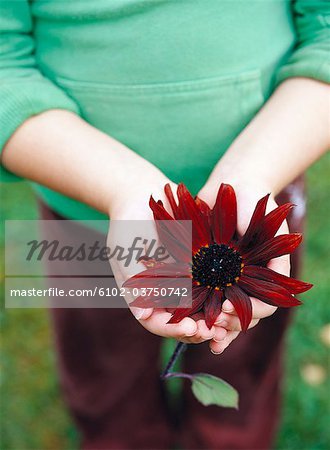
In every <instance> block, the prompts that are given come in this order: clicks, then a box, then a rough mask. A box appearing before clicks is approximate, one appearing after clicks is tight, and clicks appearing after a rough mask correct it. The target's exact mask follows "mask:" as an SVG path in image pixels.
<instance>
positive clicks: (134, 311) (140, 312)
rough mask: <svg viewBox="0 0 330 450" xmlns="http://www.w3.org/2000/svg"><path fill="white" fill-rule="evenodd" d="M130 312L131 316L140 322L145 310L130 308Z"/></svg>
mask: <svg viewBox="0 0 330 450" xmlns="http://www.w3.org/2000/svg"><path fill="white" fill-rule="evenodd" d="M131 311H132V314H133V316H134V317H135V318H136V319H137V320H140V319H141V317H142V316H143V313H144V311H145V309H144V308H134V307H132V308H131Z"/></svg>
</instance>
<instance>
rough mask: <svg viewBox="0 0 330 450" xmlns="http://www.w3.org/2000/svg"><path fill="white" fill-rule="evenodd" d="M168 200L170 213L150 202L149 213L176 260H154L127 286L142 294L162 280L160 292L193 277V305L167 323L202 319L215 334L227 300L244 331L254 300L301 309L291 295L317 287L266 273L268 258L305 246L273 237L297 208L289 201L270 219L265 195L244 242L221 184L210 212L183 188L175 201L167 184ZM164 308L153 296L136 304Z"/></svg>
mask: <svg viewBox="0 0 330 450" xmlns="http://www.w3.org/2000/svg"><path fill="white" fill-rule="evenodd" d="M165 194H166V197H167V199H168V201H169V204H170V206H171V209H172V215H171V214H169V213H168V212H167V211H166V210H165V208H164V206H163V203H162V202H161V201H158V202H156V201H155V200H154V199H153V198H152V197H151V199H150V207H151V209H152V211H153V215H154V219H155V220H156V225H157V229H158V233H159V237H160V239H161V241H162V242H163V244H164V245H165V247H166V248H167V250H168V252H169V253H170V255H171V256H172V257H173V258H174V260H175V262H173V263H170V264H164V263H157V262H155V261H154V262H150V261H149V263H148V266H147V267H148V268H147V270H145V271H143V272H141V273H139V274H137V275H135V276H134V277H132V278H130V279H129V280H128V281H126V283H125V286H126V287H138V288H141V287H142V286H143V285H144V284H143V283H144V282H148V283H149V286H150V283H151V282H152V279H153V278H154V279H155V278H157V286H159V287H160V286H167V285H166V281H168V280H171V282H172V283H173V278H174V277H175V278H176V279H179V278H184V277H190V278H191V279H192V291H191V299H192V303H191V305H189V307H184V303H181V304H180V305H179V306H180V308H177V309H175V310H174V312H173V315H172V317H171V319H170V320H169V323H177V322H179V321H180V320H182V319H183V318H184V317H187V316H193V315H194V314H196V313H203V317H204V318H205V322H206V324H207V326H208V327H209V328H211V327H212V326H213V324H214V322H215V320H216V318H217V317H218V315H219V314H220V312H221V308H222V304H223V302H224V301H225V299H229V300H230V301H231V303H232V304H233V306H234V307H235V310H236V313H237V315H238V317H239V319H240V323H241V327H242V330H247V328H248V326H249V324H250V322H251V319H252V304H251V300H250V298H249V296H251V297H255V298H258V299H259V300H261V301H263V302H265V303H268V304H269V305H273V306H279V307H284V308H287V307H290V306H297V305H299V304H301V302H300V301H299V300H298V299H296V298H295V297H294V296H293V294H300V293H302V292H305V291H307V290H308V289H310V288H311V287H312V285H311V284H309V283H305V282H303V281H299V280H295V279H293V278H290V277H287V276H284V275H281V274H279V273H277V272H275V271H273V270H271V269H269V268H267V267H266V266H267V263H268V262H269V261H270V260H271V259H273V258H277V257H279V256H282V255H286V254H289V253H292V252H293V251H294V250H295V249H296V247H297V246H298V245H299V244H300V242H301V240H302V236H301V234H299V233H291V234H285V235H279V236H275V234H276V232H277V231H278V229H279V228H280V226H281V224H282V222H283V221H284V220H285V219H286V217H287V215H288V213H289V212H290V210H291V209H292V208H293V206H294V205H293V204H291V203H286V204H284V205H282V206H279V207H277V208H276V209H275V210H274V211H271V212H270V213H269V214H267V215H266V214H265V211H266V205H267V201H268V197H269V195H266V196H265V197H263V198H262V199H260V200H259V202H258V203H257V205H256V208H255V210H254V212H253V215H252V217H251V220H250V224H249V226H248V228H247V230H246V232H245V234H244V235H243V236H239V235H238V233H237V230H236V224H237V205H236V195H235V191H234V189H233V188H232V187H231V186H230V185H228V184H222V185H221V186H220V189H219V192H218V195H217V199H216V202H215V205H214V207H213V209H210V208H209V206H208V205H207V204H206V203H205V202H204V201H202V200H201V199H199V198H198V197H196V198H193V197H192V196H191V194H190V193H189V191H188V190H187V188H186V187H185V186H184V185H183V184H180V185H179V186H178V190H177V196H178V203H176V201H175V199H174V196H173V193H172V191H171V188H170V186H169V185H166V186H165ZM183 220H190V221H191V222H192V243H191V242H190V241H189V240H188V237H187V235H186V233H185V232H184V228H183V227H182V222H180V221H183ZM157 221H161V222H157ZM166 221H171V222H170V223H169V225H170V226H166V223H167V222H166ZM191 244H192V245H191ZM161 302H162V303H161ZM164 302H165V303H164ZM160 304H161V305H162V306H163V305H164V304H165V305H166V300H165V299H164V298H162V299H161V300H159V299H158V298H157V297H156V296H154V297H153V296H150V295H149V296H140V297H138V298H136V299H135V300H134V301H133V302H132V303H131V306H137V307H157V305H160Z"/></svg>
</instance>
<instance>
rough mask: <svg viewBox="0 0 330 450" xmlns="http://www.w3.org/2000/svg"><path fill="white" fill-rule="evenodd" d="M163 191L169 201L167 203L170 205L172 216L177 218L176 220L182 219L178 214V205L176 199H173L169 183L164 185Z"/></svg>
mask: <svg viewBox="0 0 330 450" xmlns="http://www.w3.org/2000/svg"><path fill="white" fill-rule="evenodd" d="M164 191H165V195H166V197H167V200H168V202H169V204H170V206H171V209H172V212H173V215H174V218H175V219H177V220H180V219H182V217H181V216H180V211H179V208H178V205H177V203H176V201H175V199H174V195H173V192H172V189H171V186H170V185H169V183H167V184H166V185H165V187H164Z"/></svg>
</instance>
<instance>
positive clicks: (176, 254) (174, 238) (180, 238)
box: [155, 220, 192, 262]
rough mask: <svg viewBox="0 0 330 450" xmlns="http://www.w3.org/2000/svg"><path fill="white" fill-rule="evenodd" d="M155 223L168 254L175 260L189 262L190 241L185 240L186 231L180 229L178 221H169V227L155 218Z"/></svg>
mask: <svg viewBox="0 0 330 450" xmlns="http://www.w3.org/2000/svg"><path fill="white" fill-rule="evenodd" d="M155 224H156V228H157V233H158V236H159V239H160V241H161V242H162V243H163V244H164V246H165V248H166V250H167V251H168V252H169V254H170V255H171V256H173V258H174V259H176V260H177V261H184V262H190V261H191V258H192V256H191V253H192V249H191V242H189V240H188V241H187V231H186V230H184V229H182V226H181V225H180V224H179V222H176V223H175V222H171V225H170V227H167V226H166V222H165V221H160V220H157V221H155ZM175 231H176V232H177V233H176V235H175Z"/></svg>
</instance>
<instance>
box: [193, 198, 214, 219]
mask: <svg viewBox="0 0 330 450" xmlns="http://www.w3.org/2000/svg"><path fill="white" fill-rule="evenodd" d="M195 203H196V205H197V207H198V208H199V210H200V212H201V213H202V214H203V215H204V216H206V217H208V216H209V215H210V214H211V208H210V207H209V205H208V204H207V203H206V202H204V200H202V199H201V198H199V197H197V196H196V197H195Z"/></svg>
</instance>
